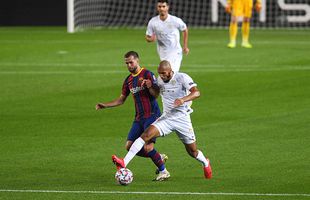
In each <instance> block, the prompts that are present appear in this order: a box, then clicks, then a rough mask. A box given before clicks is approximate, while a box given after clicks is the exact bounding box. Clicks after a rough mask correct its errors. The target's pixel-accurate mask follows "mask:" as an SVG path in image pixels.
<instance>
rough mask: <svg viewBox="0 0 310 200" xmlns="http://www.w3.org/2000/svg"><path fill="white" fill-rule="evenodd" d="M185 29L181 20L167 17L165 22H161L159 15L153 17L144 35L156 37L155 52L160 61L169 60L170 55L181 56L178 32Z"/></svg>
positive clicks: (170, 16)
mask: <svg viewBox="0 0 310 200" xmlns="http://www.w3.org/2000/svg"><path fill="white" fill-rule="evenodd" d="M186 29H187V26H186V24H185V23H184V22H183V21H182V19H180V18H178V17H176V16H173V15H169V14H168V17H167V19H166V20H165V21H162V20H161V19H160V17H159V15H157V16H155V17H153V18H152V19H151V20H150V21H149V23H148V25H147V30H146V35H149V36H152V35H154V34H155V35H156V39H157V52H158V55H159V57H160V60H169V59H168V58H169V57H171V56H170V55H171V54H172V55H176V54H181V55H182V47H181V45H180V31H185V30H186Z"/></svg>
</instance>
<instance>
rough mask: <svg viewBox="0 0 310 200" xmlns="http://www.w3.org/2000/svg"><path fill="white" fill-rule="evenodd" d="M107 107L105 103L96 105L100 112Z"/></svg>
mask: <svg viewBox="0 0 310 200" xmlns="http://www.w3.org/2000/svg"><path fill="white" fill-rule="evenodd" d="M106 107H107V106H106V105H105V104H103V103H98V104H97V105H96V110H100V109H103V108H106Z"/></svg>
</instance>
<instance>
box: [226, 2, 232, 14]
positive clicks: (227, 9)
mask: <svg viewBox="0 0 310 200" xmlns="http://www.w3.org/2000/svg"><path fill="white" fill-rule="evenodd" d="M225 11H226V12H227V13H228V14H230V13H231V5H230V4H227V5H226V7H225Z"/></svg>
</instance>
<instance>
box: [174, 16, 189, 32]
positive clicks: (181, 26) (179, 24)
mask: <svg viewBox="0 0 310 200" xmlns="http://www.w3.org/2000/svg"><path fill="white" fill-rule="evenodd" d="M176 23H177V28H178V29H179V30H180V31H185V30H186V29H187V26H186V24H185V22H184V21H183V20H182V19H181V18H178V17H176Z"/></svg>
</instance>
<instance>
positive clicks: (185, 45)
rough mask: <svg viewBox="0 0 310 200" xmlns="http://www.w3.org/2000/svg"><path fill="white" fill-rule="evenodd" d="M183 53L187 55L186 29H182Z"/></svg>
mask: <svg viewBox="0 0 310 200" xmlns="http://www.w3.org/2000/svg"><path fill="white" fill-rule="evenodd" d="M183 53H184V54H185V55H188V53H189V48H188V29H185V30H184V31H183Z"/></svg>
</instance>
